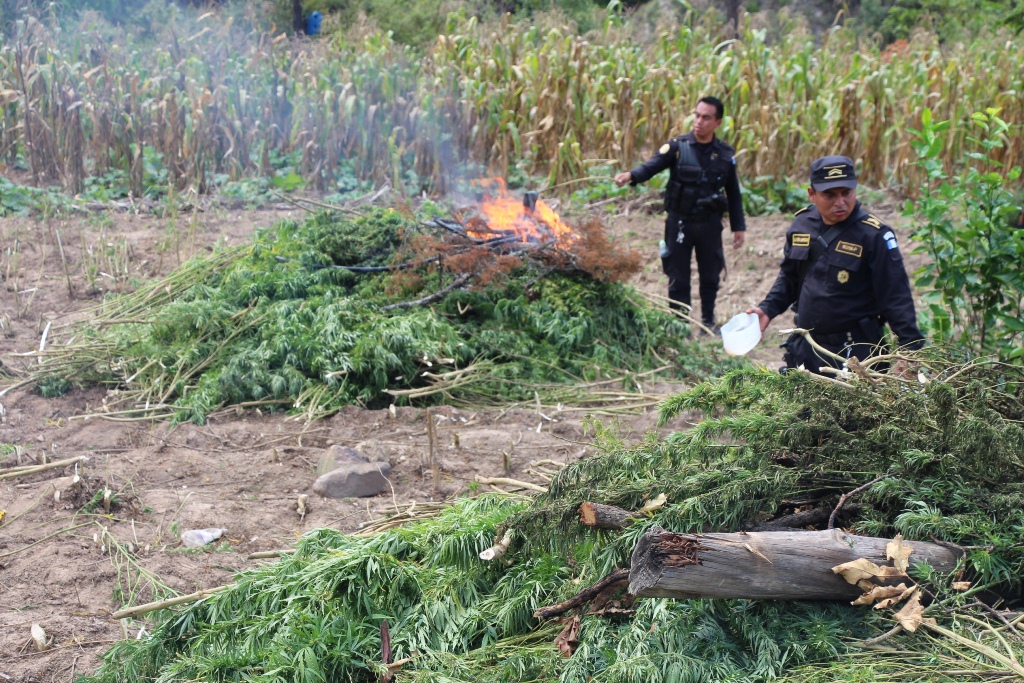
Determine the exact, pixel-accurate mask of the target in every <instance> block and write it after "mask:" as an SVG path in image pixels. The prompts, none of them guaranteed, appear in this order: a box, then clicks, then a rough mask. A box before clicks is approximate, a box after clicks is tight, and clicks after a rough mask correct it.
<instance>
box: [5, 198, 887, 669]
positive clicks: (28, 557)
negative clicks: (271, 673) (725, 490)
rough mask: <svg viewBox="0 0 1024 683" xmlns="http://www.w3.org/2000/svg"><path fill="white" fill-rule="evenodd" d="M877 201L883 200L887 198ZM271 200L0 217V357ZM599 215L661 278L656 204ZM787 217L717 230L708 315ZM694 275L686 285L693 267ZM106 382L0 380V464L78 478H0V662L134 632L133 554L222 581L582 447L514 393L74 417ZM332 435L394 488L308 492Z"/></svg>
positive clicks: (576, 423)
mask: <svg viewBox="0 0 1024 683" xmlns="http://www.w3.org/2000/svg"><path fill="white" fill-rule="evenodd" d="M874 208H875V211H876V213H878V214H879V215H881V216H883V217H890V218H891V213H892V212H891V210H886V207H874ZM284 217H296V218H298V217H299V216H297V215H296V214H294V213H291V212H285V211H248V210H246V211H226V210H214V211H210V212H207V213H202V214H197V215H195V216H194V217H193V216H189V215H185V216H179V217H177V218H173V219H172V218H156V217H152V216H133V215H125V214H97V215H90V216H84V217H76V218H72V219H52V220H48V221H47V220H35V219H22V218H13V219H11V218H8V219H0V278H2V282H0V324H2V327H0V359H2V362H3V363H4V364H5V365H6V366H7V368H6V369H9V370H12V371H13V374H15V375H16V374H17V372H18V371H21V370H23V369H24V367H26V365H27V363H28V362H30V359H26V358H23V357H19V356H17V355H15V354H18V353H23V352H27V351H31V350H33V349H37V348H38V347H39V344H40V338H41V336H42V334H43V332H44V330H45V329H46V325H47V323H48V322H50V321H57V320H60V321H64V320H67V319H74V318H75V317H76V316H81V315H83V313H82V311H84V310H85V309H87V308H88V307H89V306H90V305H91V304H92V303H94V302H95V301H96V300H97V299H98V297H100V296H102V295H103V294H105V293H107V292H108V291H114V292H117V291H126V290H130V289H132V288H134V287H136V286H138V284H139V283H140V282H143V281H145V280H146V279H149V278H152V277H157V276H160V275H163V274H166V273H167V272H169V271H170V270H172V269H173V268H174V267H175V266H176V265H177V264H178V263H180V262H182V261H183V260H185V259H187V258H188V256H189V255H190V254H191V253H194V252H196V251H200V250H203V249H208V248H209V247H211V246H212V245H213V244H214V243H215V242H217V241H218V240H226V241H228V242H229V243H239V242H242V241H244V240H247V239H248V238H249V236H250V235H251V233H252V231H253V230H254V229H255V228H257V227H260V226H267V225H270V224H271V223H273V222H274V221H276V220H279V219H281V218H284ZM607 223H608V225H609V228H610V230H611V232H612V233H613V234H614V235H615V236H616V237H617V238H619V239H621V240H623V241H625V242H626V243H628V244H630V245H631V246H633V247H634V248H636V249H638V250H640V251H641V252H642V253H643V254H644V255H645V256H648V257H649V258H647V259H646V264H645V266H644V269H643V271H642V272H641V273H640V274H639V275H638V276H637V277H636V278H635V282H636V285H637V286H639V287H641V288H643V289H647V290H650V291H654V292H658V293H663V291H664V288H665V282H664V276H663V275H662V274H661V272H660V260H659V259H658V257H657V243H658V240H659V239H660V237H661V232H662V225H663V220H662V218H661V216H659V215H650V214H634V215H629V216H618V217H610V218H608V219H607ZM787 224H788V220H787V219H786V218H784V217H771V218H754V219H750V221H749V232H748V237H747V244H746V245H745V246H744V247H743V248H742V249H740V250H736V251H733V250H732V249H731V243H730V242H729V239H728V238H729V236H728V234H726V245H727V246H726V252H727V261H728V275H727V278H726V280H725V282H724V284H723V288H722V291H721V292H720V295H719V306H718V310H719V318H720V320H721V321H724V320H726V319H728V318H729V317H730V316H731V315H733V314H734V313H736V312H739V311H742V310H744V309H746V308H747V307H749V306H751V305H753V304H755V303H756V302H757V301H759V300H760V299H761V298H762V297H763V296H764V294H765V293H766V292H767V290H768V288H769V287H770V286H771V283H772V281H773V279H774V277H775V273H776V270H777V265H778V260H779V257H780V255H781V247H782V235H783V234H784V232H785V228H786V225H787ZM58 235H59V237H60V242H59V243H58V239H57V237H58ZM693 289H694V292H695V293H696V291H697V284H696V271H695V270H694V288H693ZM694 303H695V305H699V302H697V301H695V302H694ZM788 322H789V321H777V322H776V323H775V324H774V325H773V327H775V328H777V329H780V328H784V327H785V326H786V325H787V324H788ZM779 341H781V339H779ZM753 357H754V358H755V359H756V360H758V361H760V362H764V363H768V364H778V362H780V359H781V352H779V351H778V349H777V348H775V345H774V344H770V343H764V344H762V345H761V346H760V347H759V348H758V349H756V350H755V352H754V354H753ZM4 370H5V368H0V371H4ZM104 395H105V393H104V390H103V389H100V388H96V389H90V390H83V391H73V392H71V393H70V394H68V395H66V396H64V397H62V398H59V399H45V398H42V397H40V396H38V395H36V394H35V393H32V392H31V391H27V390H16V391H13V392H11V393H9V394H7V395H6V396H3V397H2V398H0V404H2V408H0V474H2V472H3V471H4V469H6V468H9V467H11V466H14V465H17V464H18V460H19V458H20V459H21V461H22V463H27V462H35V461H37V460H42V458H43V457H44V455H45V457H46V458H47V459H48V460H49V461H53V460H58V459H63V458H69V457H74V456H79V455H84V456H87V457H88V458H89V459H88V461H87V462H86V463H85V464H84V466H83V467H82V468H81V469H80V470H79V473H80V474H81V476H82V482H81V483H80V485H78V486H75V485H73V484H72V475H73V474H74V472H73V470H72V468H65V469H63V470H60V469H58V470H51V471H48V472H43V473H39V474H35V475H31V476H27V477H20V478H14V479H7V480H0V511H4V513H2V514H4V516H3V517H2V518H0V679H2V681H8V680H10V681H24V682H29V681H33V682H35V681H70V680H72V679H73V678H74V675H76V674H82V673H88V672H92V671H94V670H95V669H96V667H97V666H98V665H99V663H100V658H101V656H102V654H103V653H104V652H105V651H106V649H107V648H108V647H109V645H110V644H111V643H113V642H115V641H116V640H118V639H120V638H123V637H132V638H134V637H136V636H137V635H138V633H139V630H140V628H142V627H143V626H144V625H145V622H144V621H138V620H135V621H130V623H124V622H118V621H115V620H113V619H111V618H110V614H111V613H112V612H114V611H116V610H117V609H120V608H121V607H122V606H125V605H129V604H140V603H143V602H147V601H150V600H153V599H154V593H153V590H152V586H151V584H150V582H149V579H148V578H147V576H144V575H142V574H140V570H144V571H145V572H148V573H149V575H151V576H152V577H155V578H156V579H157V580H159V581H160V582H161V583H162V584H164V585H165V586H167V587H168V588H170V589H173V590H174V591H177V592H179V593H183V594H184V593H190V592H193V591H196V590H199V589H202V588H209V587H213V586H218V585H222V584H224V583H227V582H229V581H230V580H231V577H232V575H233V574H234V573H235V572H236V571H238V570H240V569H244V568H248V567H252V566H254V564H255V562H254V561H251V560H247V559H246V556H247V555H248V554H250V553H253V552H257V551H265V550H275V549H280V548H287V547H289V546H291V545H292V544H293V543H294V542H295V541H296V539H298V538H299V537H300V536H301V535H302V534H303V533H305V532H306V531H308V530H310V529H313V528H315V527H319V526H331V527H334V528H337V529H341V530H345V531H352V530H356V529H358V528H359V526H360V524H362V523H365V522H367V521H370V520H371V519H375V518H379V517H381V516H382V515H384V514H386V513H387V512H394V511H395V510H396V509H404V508H407V507H408V506H409V505H410V504H411V503H412V502H413V501H416V502H424V501H432V500H441V499H444V498H447V497H451V496H454V495H458V494H460V493H464V492H466V491H467V487H468V486H470V482H472V481H473V480H474V479H475V478H476V477H478V476H484V477H487V476H508V477H512V478H515V479H520V480H525V481H532V482H534V483H536V484H540V485H543V484H544V483H545V480H544V478H543V477H542V476H537V475H535V474H532V473H530V472H528V471H527V470H530V469H532V468H531V463H533V462H534V461H537V460H541V459H548V460H556V461H558V462H569V461H572V460H575V459H578V458H583V457H586V456H587V455H588V453H589V452H590V451H591V449H590V448H589V447H588V446H587V444H586V438H585V436H584V433H583V429H582V424H581V418H582V414H580V413H569V412H565V413H561V414H558V415H551V416H548V417H551V418H554V420H552V421H549V420H547V419H545V418H543V417H541V416H539V415H538V413H537V412H535V411H533V410H530V409H528V408H523V409H515V410H508V411H489V412H484V411H478V412H473V411H464V410H456V409H453V408H450V407H438V408H434V409H431V411H430V413H429V415H428V413H427V411H425V410H420V409H413V408H399V409H397V411H396V413H395V415H394V416H392V415H391V413H390V412H389V411H386V410H384V411H368V410H362V409H358V408H355V407H351V408H348V409H346V410H344V411H342V412H341V413H339V414H337V415H335V416H334V417H332V418H330V419H327V420H323V421H320V422H315V423H312V424H305V423H303V422H300V421H296V420H295V418H293V417H289V416H287V415H283V414H280V413H274V414H271V413H261V412H259V411H247V412H240V413H237V414H236V413H226V414H224V413H222V414H220V415H218V416H216V417H213V418H212V419H211V420H210V421H209V423H208V424H207V425H205V426H202V427H199V426H195V425H178V426H176V427H171V426H169V425H167V424H164V423H155V424H154V423H150V422H111V421H109V420H101V419H98V418H92V419H83V418H82V416H83V415H86V414H88V413H90V412H92V410H93V408H94V407H96V406H98V405H99V404H100V403H101V402H102V401H103V398H104ZM431 418H432V419H433V420H434V421H435V424H436V425H437V431H436V434H437V438H436V442H435V452H436V455H435V462H436V463H437V466H438V469H439V478H440V481H439V485H438V486H437V487H436V489H435V486H434V476H433V472H432V469H431V467H430V464H429V451H430V443H429V441H428V433H427V420H428V419H431ZM621 427H622V429H623V430H625V431H626V432H627V434H628V432H629V430H632V431H633V432H635V434H636V435H637V436H639V435H640V434H642V433H644V432H646V431H648V430H650V429H654V428H655V415H654V413H653V412H650V413H646V414H640V415H635V416H632V417H630V418H628V419H625V420H622V421H621ZM330 444H341V445H345V446H351V447H354V448H356V449H357V450H360V451H362V452H363V453H364V454H366V455H367V456H369V457H370V458H371V459H379V460H383V461H387V462H389V463H390V464H391V465H392V468H393V469H392V475H391V479H390V480H391V484H392V491H389V492H388V493H386V494H382V495H380V496H377V497H374V498H367V499H343V500H330V499H321V498H318V497H316V496H314V495H312V490H311V487H312V483H313V481H314V480H315V478H316V464H317V460H318V458H319V457H320V455H321V453H322V452H323V450H324V449H325V448H326V447H327V446H329V445H330ZM104 488H109V489H111V490H113V491H114V495H113V499H112V504H111V510H110V512H109V513H107V512H106V511H105V510H104V508H103V505H102V500H101V499H102V490H103V489H104ZM58 492H59V498H57V497H56V494H57V493H58ZM303 493H305V494H309V504H308V512H307V514H306V515H305V517H304V518H300V516H299V514H298V513H297V512H296V499H297V497H298V495H299V494H303ZM207 527H222V528H226V529H227V530H228V531H227V533H226V534H225V536H224V538H222V539H221V540H220V541H218V542H215V543H213V544H211V545H210V546H207V547H205V548H202V549H185V548H183V547H182V546H181V543H180V541H179V538H178V537H179V535H180V533H181V532H182V531H185V530H187V529H197V528H207ZM33 624H38V625H40V626H41V627H43V629H44V630H45V632H46V634H47V639H48V646H47V649H46V650H44V651H38V650H37V649H36V647H35V645H34V643H33V642H32V640H31V637H30V629H31V627H32V625H33ZM123 626H125V627H127V629H126V630H125V631H122V627H123Z"/></svg>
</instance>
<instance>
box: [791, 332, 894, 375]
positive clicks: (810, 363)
mask: <svg viewBox="0 0 1024 683" xmlns="http://www.w3.org/2000/svg"><path fill="white" fill-rule="evenodd" d="M797 325H799V322H798V323H797ZM811 337H812V338H813V339H814V342H815V343H816V344H818V345H819V346H821V347H823V348H825V349H828V350H829V351H831V352H832V353H834V354H836V355H837V356H841V357H842V358H844V359H848V358H851V357H856V358H857V360H867V359H868V358H870V357H871V356H877V355H879V354H881V353H887V352H888V350H887V349H886V348H885V345H884V344H883V340H884V338H885V330H884V328H883V327H882V323H881V321H879V320H877V319H874V320H872V319H869V318H865V319H864V320H861V321H859V322H858V323H857V324H856V325H854V326H853V327H852V328H851V329H850V330H849V331H847V332H836V333H833V334H823V333H819V332H815V331H814V330H811ZM782 348H784V349H785V350H786V353H785V355H784V356H783V360H785V361H786V366H787V367H790V368H799V367H800V366H801V365H802V366H803V367H804V369H805V370H808V371H810V372H813V373H815V374H816V375H820V374H822V372H821V370H820V369H819V368H821V367H822V366H826V367H833V368H837V369H839V368H841V367H842V366H843V363H842V361H839V360H836V359H835V358H832V357H831V356H823V355H820V354H819V353H818V352H817V351H816V350H815V349H814V347H812V346H811V345H810V344H809V343H808V342H807V340H806V339H804V337H803V335H800V334H794V335H792V336H790V338H789V339H787V340H786V343H785V344H783V345H782ZM888 369H889V365H888V363H885V364H880V365H876V366H875V367H874V368H872V370H874V371H876V372H885V371H886V370H888Z"/></svg>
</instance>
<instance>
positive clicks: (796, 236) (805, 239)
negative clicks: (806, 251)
mask: <svg viewBox="0 0 1024 683" xmlns="http://www.w3.org/2000/svg"><path fill="white" fill-rule="evenodd" d="M789 243H790V244H792V245H793V246H794V247H809V246H811V234H810V233H807V232H794V233H793V234H792V235H791V236H790V241H789Z"/></svg>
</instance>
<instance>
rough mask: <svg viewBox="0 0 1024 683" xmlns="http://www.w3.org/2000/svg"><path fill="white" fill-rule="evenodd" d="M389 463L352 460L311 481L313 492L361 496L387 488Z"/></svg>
mask: <svg viewBox="0 0 1024 683" xmlns="http://www.w3.org/2000/svg"><path fill="white" fill-rule="evenodd" d="M389 474H391V465H389V464H388V463H386V462H353V463H346V464H343V465H341V466H340V467H338V468H337V469H335V470H332V471H330V472H327V473H326V474H323V475H321V476H320V478H318V479H317V480H316V481H315V482H313V492H314V493H316V494H317V495H319V496H323V497H324V498H363V497H366V496H375V495H377V494H378V493H380V492H382V491H385V490H387V488H388V480H387V479H386V477H387V476H388V475H389Z"/></svg>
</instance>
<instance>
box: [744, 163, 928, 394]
mask: <svg viewBox="0 0 1024 683" xmlns="http://www.w3.org/2000/svg"><path fill="white" fill-rule="evenodd" d="M807 194H808V196H809V197H810V200H811V206H808V207H807V208H805V209H801V210H800V211H798V212H797V214H796V218H795V219H794V220H793V223H792V225H790V226H789V230H787V231H786V244H785V247H784V250H783V252H784V258H783V260H782V267H781V268H780V270H779V276H778V277H777V278H776V280H775V284H774V285H773V286H772V289H771V291H770V292H768V296H767V297H765V299H764V301H762V302H761V303H760V304H758V305H757V307H755V308H751V309H748V310H747V313H756V314H757V316H758V319H759V320H760V323H761V333H762V334H763V333H764V331H765V328H767V327H768V324H769V322H771V320H772V318H774V317H776V316H777V315H779V314H780V313H782V312H783V311H785V310H786V309H787V308H789V307H790V306H791V305H793V304H796V310H797V315H798V318H799V321H798V323H797V324H798V325H799V326H800V327H802V328H804V329H807V330H809V331H810V334H811V337H812V338H813V339H814V341H815V342H816V343H817V344H819V345H820V346H822V347H824V348H826V349H828V350H829V351H832V352H833V353H836V354H838V355H840V356H843V357H844V358H849V357H851V356H856V357H857V358H858V359H859V360H864V359H865V358H867V357H869V356H872V355H877V354H878V353H880V349H881V342H882V340H883V338H884V336H885V332H884V327H883V326H884V325H886V324H888V325H889V329H890V330H892V332H893V334H895V335H896V337H897V339H898V340H899V343H900V345H901V346H903V347H906V348H909V349H919V348H921V346H923V345H924V336H923V335H922V334H921V330H920V329H919V328H918V326H917V314H916V313H915V311H914V300H913V298H912V297H911V293H910V280H909V278H907V271H906V269H905V268H904V266H903V256H902V255H901V254H900V249H899V244H898V243H897V242H896V235H895V234H894V233H893V231H892V229H891V228H890V227H889V226H887V225H886V224H884V223H882V221H880V220H879V219H878V218H877V217H876V216H874V215H872V214H870V213H868V212H867V211H865V210H864V209H863V208H861V205H860V202H859V201H857V175H856V173H855V172H854V168H853V161H852V160H851V159H850V158H849V157H844V156H827V157H822V158H820V159H817V160H816V161H814V163H812V164H811V186H810V187H809V188H808V190H807ZM783 346H784V348H787V353H786V357H785V358H786V365H787V366H788V367H791V368H798V367H800V366H803V367H804V368H806V369H807V370H810V371H811V372H815V373H819V374H820V370H819V368H821V367H822V366H826V365H829V366H832V367H839V366H840V363H839V361H836V360H835V359H833V358H829V357H822V356H821V355H819V354H818V353H817V352H816V351H815V350H814V349H813V347H812V346H811V345H810V344H809V343H808V342H807V340H806V339H804V337H803V336H801V335H793V336H792V337H790V339H789V340H788V341H787V342H786V344H784V345H783Z"/></svg>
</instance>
